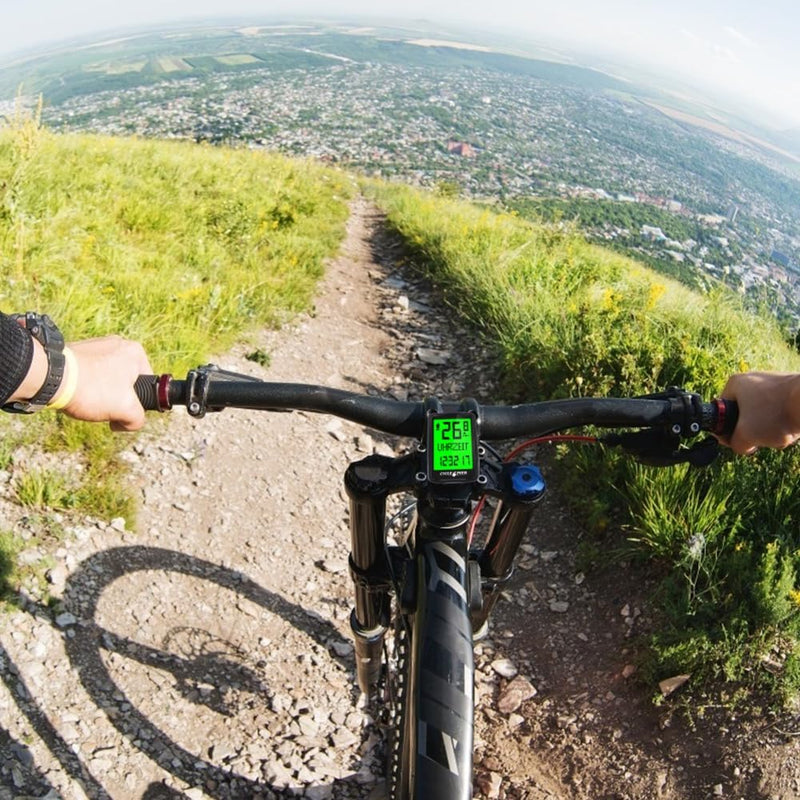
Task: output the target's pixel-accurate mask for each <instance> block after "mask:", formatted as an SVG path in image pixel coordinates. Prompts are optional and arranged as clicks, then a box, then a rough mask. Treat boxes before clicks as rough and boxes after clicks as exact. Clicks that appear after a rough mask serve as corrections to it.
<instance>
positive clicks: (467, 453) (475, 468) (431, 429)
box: [425, 412, 480, 483]
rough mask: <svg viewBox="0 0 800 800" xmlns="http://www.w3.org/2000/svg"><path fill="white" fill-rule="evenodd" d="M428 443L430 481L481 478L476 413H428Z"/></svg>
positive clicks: (454, 481) (467, 481) (445, 481)
mask: <svg viewBox="0 0 800 800" xmlns="http://www.w3.org/2000/svg"><path fill="white" fill-rule="evenodd" d="M425 444H426V450H427V466H428V480H429V481H430V482H431V483H472V482H473V481H476V480H477V479H478V476H479V475H480V462H479V460H478V425H477V420H476V418H475V415H474V414H471V413H466V412H458V413H454V414H447V413H437V412H431V413H429V414H428V420H427V436H426V439H425Z"/></svg>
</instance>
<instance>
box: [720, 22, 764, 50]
mask: <svg viewBox="0 0 800 800" xmlns="http://www.w3.org/2000/svg"><path fill="white" fill-rule="evenodd" d="M722 30H723V31H725V33H727V34H728V36H730V37H731V38H732V39H735V40H736V41H737V42H739V43H740V44H743V45H744V46H745V47H757V46H758V45H756V43H755V42H754V41H753V40H752V39H751V38H750V37H749V36H747V35H746V34H744V33H742V32H741V31H740V30H737V29H736V28H734V27H732V26H731V25H726V26H725V27H724V28H723V29H722Z"/></svg>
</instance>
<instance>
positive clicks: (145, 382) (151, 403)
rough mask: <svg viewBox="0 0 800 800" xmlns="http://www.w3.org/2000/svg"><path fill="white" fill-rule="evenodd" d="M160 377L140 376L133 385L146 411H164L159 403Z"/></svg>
mask: <svg viewBox="0 0 800 800" xmlns="http://www.w3.org/2000/svg"><path fill="white" fill-rule="evenodd" d="M158 382H159V376H158V375H140V376H139V377H138V378H137V379H136V383H134V385H133V389H134V391H135V392H136V396H137V397H138V398H139V402H140V403H141V404H142V408H143V409H144V410H145V411H162V410H163V409H162V408H161V405H160V404H159V402H158Z"/></svg>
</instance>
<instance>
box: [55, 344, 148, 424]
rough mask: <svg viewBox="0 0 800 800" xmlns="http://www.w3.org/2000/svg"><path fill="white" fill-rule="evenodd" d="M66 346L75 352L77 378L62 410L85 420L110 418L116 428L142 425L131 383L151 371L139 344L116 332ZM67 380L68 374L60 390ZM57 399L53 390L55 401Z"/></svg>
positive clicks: (57, 396) (140, 408)
mask: <svg viewBox="0 0 800 800" xmlns="http://www.w3.org/2000/svg"><path fill="white" fill-rule="evenodd" d="M67 347H69V348H70V350H72V352H73V354H74V355H75V362H76V364H77V367H78V372H77V375H78V380H77V385H76V387H75V394H74V395H73V397H72V399H71V400H70V401H69V402H68V403H67V405H66V406H65V407H64V408H63V411H64V413H65V414H68V415H69V416H70V417H75V419H82V420H86V421H88V422H109V423H111V429H112V430H115V431H134V430H138V429H139V428H141V427H142V425H144V419H145V417H144V409H143V408H142V406H141V403H140V402H139V399H138V397H137V396H136V393H135V392H134V390H133V384H134V383H135V381H136V378H137V377H138V376H139V375H141V374H149V373H150V372H152V370H151V369H150V363H149V362H148V360H147V355H146V354H145V351H144V349H143V348H142V346H141V345H140V344H139V343H138V342H132V341H129V340H128V339H122V338H121V337H119V336H107V337H104V338H102V339H86V340H84V341H81V342H71V343H69V344H68V345H67ZM67 368H68V369H69V365H68V366H67ZM68 383H69V376H67V375H65V376H64V381H63V382H62V390H63V388H64V387H65V386H66V385H68ZM60 391H61V390H60ZM58 399H59V394H56V396H55V398H54V402H55V403H56V404H57V403H58Z"/></svg>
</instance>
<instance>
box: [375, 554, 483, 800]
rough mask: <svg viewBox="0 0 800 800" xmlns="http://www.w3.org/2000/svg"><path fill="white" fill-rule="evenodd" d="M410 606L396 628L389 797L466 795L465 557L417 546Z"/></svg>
mask: <svg viewBox="0 0 800 800" xmlns="http://www.w3.org/2000/svg"><path fill="white" fill-rule="evenodd" d="M415 573H416V586H417V587H418V588H417V591H416V600H417V602H416V610H415V612H414V613H413V615H410V616H409V617H408V618H406V619H407V622H406V624H404V625H402V628H401V629H400V630H399V631H398V632H397V641H396V643H395V646H396V648H397V651H396V655H397V659H396V666H397V678H396V680H395V687H396V691H395V692H394V698H393V699H394V702H395V709H394V711H393V714H392V729H393V730H392V735H391V736H390V748H391V749H390V754H389V756H390V757H389V788H390V792H389V796H390V797H391V798H392V800H442V799H443V798H446V799H447V800H469V798H471V797H472V745H473V722H474V659H473V650H472V623H471V620H470V613H469V604H468V593H467V590H466V586H467V559H466V554H464V553H460V552H459V551H458V550H457V549H455V547H453V546H451V545H450V544H448V543H445V542H442V541H428V542H423V543H422V544H421V545H420V544H418V547H417V552H416V554H415Z"/></svg>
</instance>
